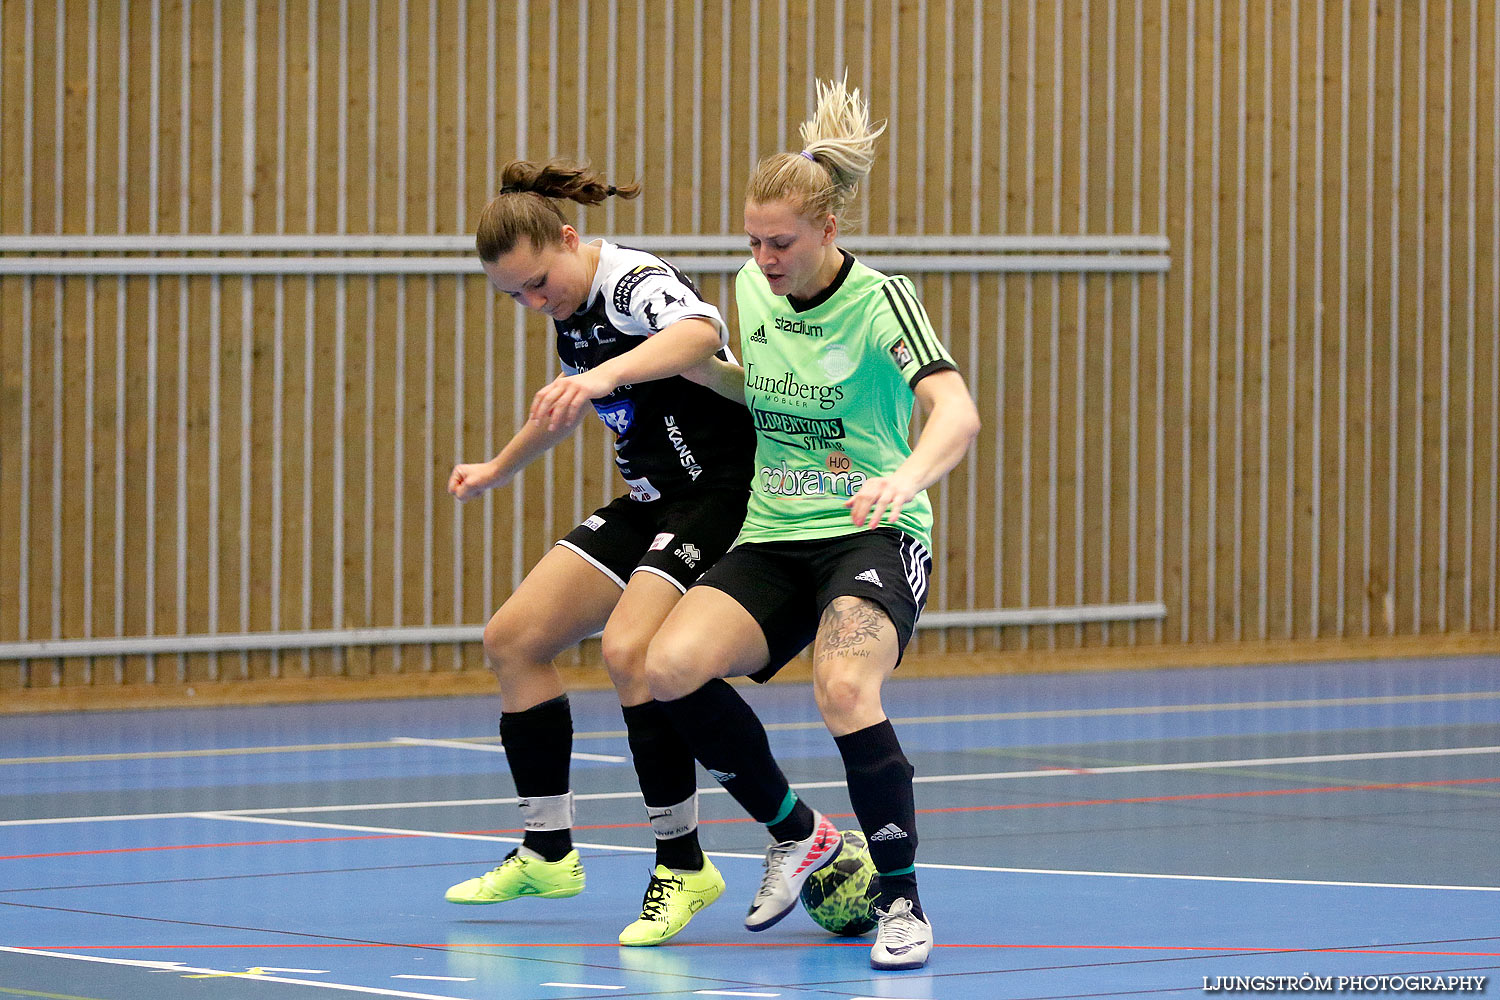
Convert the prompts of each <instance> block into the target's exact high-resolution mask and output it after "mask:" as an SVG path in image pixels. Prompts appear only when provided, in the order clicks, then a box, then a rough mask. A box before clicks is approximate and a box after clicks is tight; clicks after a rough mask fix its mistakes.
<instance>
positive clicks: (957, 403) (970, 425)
mask: <svg viewBox="0 0 1500 1000" xmlns="http://www.w3.org/2000/svg"><path fill="white" fill-rule="evenodd" d="M978 436H979V411H978V410H976V409H975V408H974V402H973V400H971V399H970V398H969V396H968V394H967V393H964V394H963V395H962V396H961V397H958V396H946V395H945V396H943V397H940V398H939V399H938V400H937V401H936V402H935V404H934V405H933V408H932V410H931V412H930V413H929V414H928V415H927V421H926V423H925V424H923V426H922V433H921V434H920V435H919V436H918V437H917V443H916V446H915V447H913V448H912V452H911V455H910V456H908V457H907V459H906V461H904V462H902V463H901V466H900V468H899V469H898V470H897V475H899V476H901V477H903V478H908V479H909V481H910V482H913V483H916V484H917V490H918V491H921V490H925V489H927V488H928V487H929V486H931V485H932V484H934V483H936V482H937V481H938V480H940V479H942V478H943V477H944V476H946V475H947V474H948V473H949V472H951V471H953V467H954V466H956V465H957V464H958V463H959V462H961V461H963V457H964V455H966V454H967V453H968V451H969V446H970V445H972V444H973V443H974V439H975V438H976V437H978Z"/></svg>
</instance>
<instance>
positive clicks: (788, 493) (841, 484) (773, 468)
mask: <svg viewBox="0 0 1500 1000" xmlns="http://www.w3.org/2000/svg"><path fill="white" fill-rule="evenodd" d="M864 484H865V474H864V473H863V472H829V471H828V470H826V469H794V468H792V467H791V466H789V465H787V464H786V462H782V463H781V464H780V465H763V466H761V468H760V490H761V492H762V493H769V494H771V495H772V496H781V497H818V496H828V495H829V494H834V495H837V496H841V497H852V496H853V495H854V494H856V493H858V492H859V488H860V487H861V486H863V485H864Z"/></svg>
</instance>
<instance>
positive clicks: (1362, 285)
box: [0, 0, 1500, 691]
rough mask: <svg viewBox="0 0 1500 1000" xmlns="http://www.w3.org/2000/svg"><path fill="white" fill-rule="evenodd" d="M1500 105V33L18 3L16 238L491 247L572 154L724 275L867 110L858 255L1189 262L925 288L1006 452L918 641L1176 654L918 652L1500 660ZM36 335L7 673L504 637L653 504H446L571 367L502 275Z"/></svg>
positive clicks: (595, 483)
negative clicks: (816, 124)
mask: <svg viewBox="0 0 1500 1000" xmlns="http://www.w3.org/2000/svg"><path fill="white" fill-rule="evenodd" d="M1497 65H1500V25H1497V14H1496V7H1495V5H1494V4H1493V3H1488V2H1485V0H1450V2H1441V0H1439V2H1433V3H1404V2H1383V3H1376V2H1371V0H1358V2H1356V0H1350V2H1346V3H1326V4H1325V3H1301V4H1298V3H1290V2H1266V0H1259V2H1256V0H1250V2H1246V3H1243V4H1240V3H1228V2H1222V3H1214V2H1206V0H1205V2H1197V3H1194V2H1189V0H1108V2H1084V0H1060V2H1036V3H1019V2H1017V3H993V2H991V3H981V2H977V0H973V2H964V0H952V2H944V0H890V2H887V0H879V2H876V0H869V2H859V0H814V2H799V0H780V2H776V3H771V2H767V3H752V2H746V0H703V2H699V3H691V2H686V0H675V2H669V3H655V2H644V0H642V2H629V0H567V2H561V0H560V2H556V3H545V4H544V3H531V2H517V0H504V2H502V0H467V2H460V0H380V2H368V0H366V2H360V0H306V2H301V0H296V2H293V0H279V2H278V0H259V2H254V0H247V2H233V0H213V2H210V0H199V2H191V3H188V2H181V0H88V2H85V0H57V2H46V0H3V5H0V134H3V142H0V235H4V236H15V235H26V234H78V235H111V234H126V235H131V234H133V235H150V234H200V233H218V234H306V233H324V234H338V233H349V234H358V233H397V234H464V233H468V232H470V231H471V230H472V226H473V223H474V219H475V216H476V213H477V211H478V208H479V207H480V206H481V205H482V204H483V203H484V201H485V200H486V198H487V197H488V195H489V194H490V193H492V192H493V191H494V190H495V188H496V181H495V176H496V170H497V167H498V165H500V164H501V163H503V162H504V161H505V160H507V159H509V158H512V157H517V156H527V157H535V158H540V157H544V156H547V155H549V154H552V153H561V154H568V155H577V156H580V157H583V158H587V159H590V160H592V161H593V162H594V163H595V164H596V165H599V166H601V167H603V168H605V169H606V171H607V172H608V173H609V174H610V176H611V177H613V178H618V179H621V180H627V179H639V180H641V181H642V182H643V183H644V185H645V189H646V195H645V197H643V198H641V199H639V200H637V201H634V202H629V203H620V204H616V203H613V202H612V203H610V205H609V206H608V207H607V208H605V209H602V210H599V209H596V210H592V211H591V212H589V213H587V214H582V213H580V215H579V217H578V218H579V223H580V225H581V226H582V227H583V228H584V229H585V230H586V231H588V232H591V233H647V234H658V233H678V234H715V233H735V232H737V231H738V227H739V220H740V207H741V204H740V199H741V192H742V191H743V187H744V183H745V178H746V175H747V173H748V170H749V167H750V165H751V164H752V163H753V162H754V161H755V159H756V158H757V157H758V156H760V155H763V154H765V153H769V152H773V151H779V150H782V149H786V148H794V146H795V142H796V125H797V123H798V122H799V121H800V120H801V119H802V118H803V116H804V115H805V113H806V112H807V111H808V110H809V109H810V105H811V101H812V94H813V88H812V81H813V80H814V78H817V77H824V78H826V77H829V76H831V75H834V74H836V73H838V72H840V71H841V70H842V69H843V67H846V66H847V67H848V69H849V74H850V79H851V81H852V82H854V83H857V84H859V85H860V86H862V87H863V88H864V89H865V90H866V92H867V93H868V94H869V96H870V98H871V102H872V105H873V108H874V111H875V113H876V114H877V115H878V116H882V117H888V118H889V120H890V130H889V133H888V136H887V138H886V139H885V140H884V144H883V147H882V150H881V157H880V160H879V163H878V164H877V167H876V170H875V173H874V175H873V176H872V178H871V179H870V183H869V184H868V186H867V202H866V207H867V213H868V221H867V225H866V230H867V231H868V232H870V233H873V234H909V235H916V234H952V235H953V245H954V248H955V249H956V250H962V248H963V246H964V235H965V234H969V233H986V234H989V233H1007V234H1108V233H1115V234H1160V235H1164V236H1166V237H1168V238H1169V240H1170V245H1171V251H1170V252H1171V258H1172V261H1171V268H1170V271H1169V272H1168V273H1166V274H1165V275H1152V274H1146V275H1142V274H1129V273H1125V274H1093V273H1091V274H1080V273H1057V272H1054V273H1040V274H1035V273H1010V274H1004V275H995V274H982V275H969V274H946V273H942V272H929V273H923V274H918V275H917V278H918V282H919V289H920V291H921V293H922V295H923V298H924V301H925V303H926V305H927V307H928V310H929V312H930V313H931V315H932V316H933V319H934V321H935V323H936V324H937V326H938V328H939V329H940V330H942V331H945V335H946V336H947V338H948V341H949V343H950V346H951V347H952V349H953V352H954V354H955V356H956V357H957V358H958V360H959V362H960V364H961V366H962V367H963V369H964V371H965V373H966V375H967V376H968V378H969V379H970V383H971V385H972V387H973V389H974V391H975V394H976V397H977V399H978V401H979V404H980V407H981V412H982V413H983V415H984V417H985V419H986V426H985V429H984V432H983V435H982V439H981V441H980V443H979V446H978V447H977V448H976V450H975V452H974V454H973V456H972V458H971V459H970V460H969V461H967V462H966V463H965V464H964V465H963V466H961V467H960V468H959V469H958V470H957V471H956V472H955V473H954V474H953V475H952V476H951V477H950V478H949V480H948V481H947V483H946V484H945V485H944V486H943V487H942V488H941V489H940V490H938V491H937V496H936V506H937V509H938V511H939V517H940V526H939V534H938V537H937V545H938V549H939V553H938V575H937V578H936V580H935V587H934V592H933V596H932V600H931V604H930V605H929V607H930V608H932V609H940V610H952V609H970V608H978V609H982V608H996V607H1029V606H1051V605H1074V604H1091V603H1092V604H1096V603H1105V602H1124V601H1149V600H1156V599H1160V600H1161V601H1163V602H1165V604H1166V607H1167V616H1166V618H1165V619H1164V620H1162V621H1160V622H1150V623H1142V624H1091V625H1087V626H1076V625H1065V626H1050V627H1037V626H1032V627H1016V628H1008V629H966V630H959V629H953V630H946V631H936V632H929V633H925V634H923V635H922V637H921V638H920V640H919V643H920V646H921V648H922V649H923V650H924V651H926V652H942V651H970V650H1012V649H1028V650H1050V649H1069V648H1076V647H1081V646H1084V647H1086V646H1138V647H1144V648H1151V647H1166V646H1180V645H1183V644H1198V643H1210V642H1257V641H1270V640H1295V641H1313V640H1319V639H1325V638H1341V637H1342V638H1347V637H1356V638H1358V637H1367V636H1415V635H1429V634H1432V635H1436V634H1441V635H1450V636H1451V635H1473V634H1482V633H1495V632H1497V631H1500V605H1497V576H1500V574H1497V556H1496V552H1497V548H1500V537H1497V506H1500V496H1497V488H1496V482H1497V479H1500V464H1497V441H1500V347H1497V345H1500V308H1497V298H1500V249H1497V247H1500V214H1497V205H1500V167H1497V152H1500V77H1497V73H1496V67H1497ZM17 256H18V255H16V254H9V255H7V258H6V259H15V258H16V257H17ZM703 284H704V286H705V287H704V290H705V292H706V293H707V294H708V295H709V296H710V297H711V298H713V299H715V300H716V301H718V302H720V303H722V304H726V305H727V303H728V291H729V289H728V287H727V284H726V282H725V281H724V279H723V278H722V277H721V276H717V275H712V276H708V277H706V278H705V280H704V282H703ZM0 331H3V335H0V380H3V381H0V643H3V642H18V641H27V640H31V641H35V640H44V639H62V638H82V637H104V636H116V635H172V634H180V633H185V634H196V633H213V632H248V631H265V630H295V629H320V628H343V627H360V626H390V625H442V624H454V623H478V622H482V621H483V620H484V619H485V618H486V617H487V615H488V613H489V612H490V610H492V609H493V608H494V607H495V605H496V604H497V603H498V601H499V600H501V599H503V597H504V596H505V594H506V593H508V591H509V589H510V588H511V587H512V586H513V585H514V584H515V582H516V581H517V580H519V578H520V575H521V574H523V573H524V571H525V569H526V568H527V567H528V566H529V565H530V564H531V563H532V562H534V561H535V559H536V558H538V556H539V555H540V554H541V553H542V552H543V551H544V549H545V547H546V546H547V545H549V544H550V542H551V541H552V540H553V539H554V538H555V537H557V536H558V535H560V534H561V533H563V532H564V531H566V530H567V529H568V527H570V526H571V525H572V524H573V523H576V521H577V520H579V519H580V518H581V517H582V516H584V515H586V514H587V512H588V511H589V510H590V509H592V507H593V506H594V505H596V504H597V503H599V502H602V501H603V500H604V499H605V498H606V497H607V496H609V495H610V493H611V491H612V490H613V489H614V488H615V484H614V482H613V479H612V477H613V473H612V471H611V466H610V460H609V455H608V449H607V448H606V447H605V445H604V441H603V438H602V436H601V434H600V433H599V432H598V431H597V429H591V430H589V432H588V433H585V434H583V435H582V436H581V437H580V438H579V439H578V440H577V441H576V442H574V443H570V444H565V445H563V446H562V447H561V448H559V449H558V450H557V452H556V453H555V455H553V456H549V457H548V459H547V460H546V461H545V462H543V463H539V464H538V466H537V467H536V468H535V470H534V471H533V472H530V473H528V474H527V475H526V476H525V477H524V480H523V481H522V482H521V484H520V485H518V486H517V487H516V488H515V489H514V490H512V491H511V492H508V493H504V494H501V495H499V496H492V497H490V498H488V499H487V500H485V501H484V502H483V503H482V504H476V505H472V509H464V510H462V511H460V510H458V509H457V508H456V507H455V506H454V505H453V504H452V502H451V501H450V499H449V498H448V497H447V496H446V494H445V493H444V492H443V489H442V481H443V479H444V478H445V476H446V472H447V470H448V468H449V467H450V466H451V464H452V463H453V461H455V460H456V459H460V458H465V459H475V458H478V457H481V456H485V455H488V454H491V453H493V451H494V450H496V449H497V447H498V446H499V444H501V443H503V441H504V440H505V438H506V437H507V436H508V434H509V433H510V431H511V429H512V428H513V427H514V425H515V420H516V418H517V416H518V414H520V412H521V411H522V407H523V406H524V403H525V400H526V399H527V398H528V397H529V394H530V392H531V391H532V390H533V389H534V388H536V387H537V386H538V385H539V384H540V383H541V382H543V381H544V380H546V379H548V378H550V377H551V376H552V375H553V374H554V373H555V370H556V368H555V360H554V359H553V358H552V357H551V356H550V352H549V350H548V346H547V341H546V331H545V330H544V328H543V326H542V325H541V324H540V323H539V322H537V321H535V320H534V319H528V318H525V317H521V316H518V315H517V314H516V311H515V310H514V308H513V307H512V306H511V304H509V303H508V302H496V301H495V299H494V297H493V295H492V294H491V293H490V292H489V291H488V289H487V287H486V285H485V284H484V282H483V280H482V278H480V277H477V276H467V275H451V274H450V275H416V276H398V275H382V276H341V275H336V276H317V277H308V276H301V275H294V274H293V275H275V276H255V277H250V276H236V275H228V276H180V277H179V276H159V277H157V276H152V277H146V276H135V277H110V276H87V275H78V276H67V277H52V276H37V275H18V274H10V275H7V276H5V277H3V278H0ZM590 655H592V654H590ZM480 667H481V664H480V661H479V656H478V652H477V647H475V646H474V645H472V644H470V645H461V644H460V645H451V646H439V647H432V646H413V647H393V648H385V649H378V648H377V649H367V648H350V649H347V650H325V651H313V652H281V653H277V652H259V653H232V654H212V655H210V654H198V655H174V656H156V657H151V656H131V657H111V658H94V659H77V660H22V661H15V660H10V661H0V689H9V690H11V691H15V690H16V689H20V688H46V687H58V686H82V685H112V684H119V683H132V684H135V683H157V684H166V683H177V682H194V681H196V682H212V681H230V680H236V679H244V678H275V677H301V676H309V675H312V676H317V675H339V676H359V675H364V674H382V673H416V672H422V673H426V672H443V671H456V670H475V669H479V668H480Z"/></svg>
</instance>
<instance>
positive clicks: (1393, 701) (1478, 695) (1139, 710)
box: [0, 691, 1500, 766]
mask: <svg viewBox="0 0 1500 1000" xmlns="http://www.w3.org/2000/svg"><path fill="white" fill-rule="evenodd" d="M1496 698H1500V691H1451V692H1446V693H1442V694H1411V695H1375V696H1370V697H1363V698H1301V699H1287V700H1281V701H1229V702H1203V703H1197V704H1187V705H1122V706H1118V707H1113V708H1059V709H1038V710H1034V711H1023V712H981V713H974V714H968V715H914V716H900V717H897V718H893V719H891V723H892V724H893V725H896V726H917V725H933V724H951V723H958V722H1026V721H1039V720H1048V719H1093V718H1107V717H1115V716H1142V717H1145V716H1152V715H1189V714H1194V713H1205V712H1206V713H1212V712H1264V711H1271V710H1277V709H1304V708H1357V707H1370V706H1379V705H1420V704H1431V703H1440V702H1464V701H1491V700H1494V699H1496ZM823 728H824V725H823V723H822V721H820V720H813V721H807V722H768V723H766V729H767V730H771V731H775V732H791V731H797V730H812V729H823ZM626 735H627V734H626V732H625V730H623V729H611V730H598V731H594V732H583V733H574V734H573V738H574V739H575V740H593V739H619V738H622V737H624V736H626ZM498 740H499V737H498V736H475V737H470V738H466V739H462V740H453V741H451V742H453V743H458V744H461V745H462V746H463V747H464V749H468V750H473V749H480V748H483V745H484V744H485V743H495V742H497V741H498ZM399 745H400V744H399V743H398V742H397V741H395V740H370V741H364V742H357V743H304V744H287V745H282V746H262V747H216V748H212V749H204V750H138V751H134V752H130V753H96V754H63V755H52V756H45V757H0V766H4V765H12V764H80V763H99V762H105V761H125V760H167V759H172V758H177V757H183V758H191V757H231V756H236V755H242V754H267V753H317V752H322V751H330V750H385V749H390V748H392V747H395V746H399Z"/></svg>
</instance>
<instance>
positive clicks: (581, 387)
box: [531, 370, 619, 431]
mask: <svg viewBox="0 0 1500 1000" xmlns="http://www.w3.org/2000/svg"><path fill="white" fill-rule="evenodd" d="M618 388H619V386H617V385H616V384H615V383H614V382H613V381H612V380H611V379H610V378H609V377H608V376H607V375H600V374H599V373H598V371H597V370H595V371H587V372H580V373H579V374H577V375H559V376H558V377H557V378H556V379H554V380H553V381H552V382H550V383H548V384H547V385H545V386H543V387H542V388H540V389H538V390H537V393H536V395H535V396H533V397H532V399H531V419H532V420H534V421H536V422H537V423H539V424H545V425H546V427H547V429H548V430H549V431H555V430H557V429H558V428H559V427H567V426H568V425H570V424H572V423H574V422H576V421H577V420H578V416H579V414H580V413H581V412H582V411H583V408H584V406H586V405H588V403H589V401H590V400H594V399H598V398H599V397H601V396H608V395H609V394H610V393H612V392H614V391H615V390H616V389H618Z"/></svg>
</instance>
